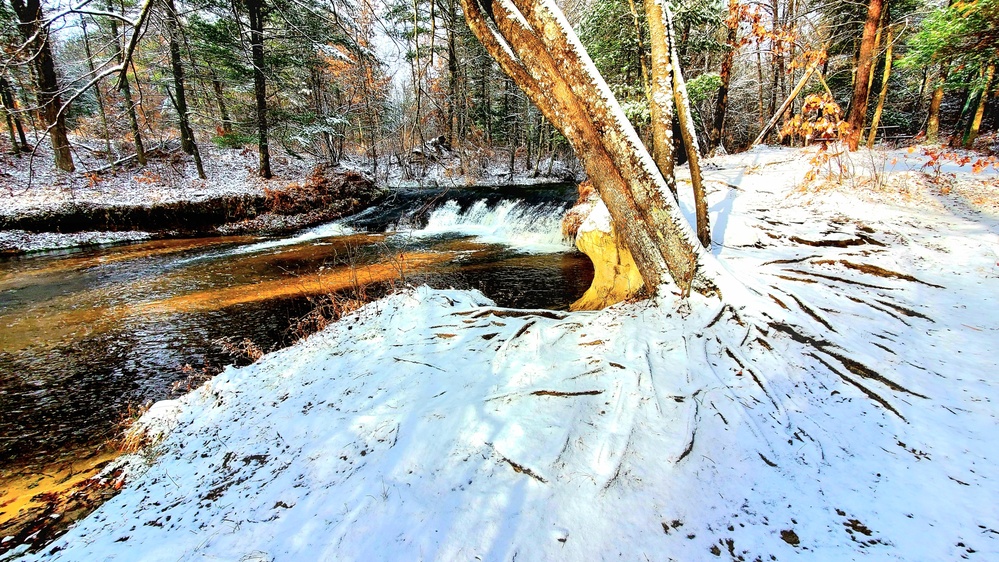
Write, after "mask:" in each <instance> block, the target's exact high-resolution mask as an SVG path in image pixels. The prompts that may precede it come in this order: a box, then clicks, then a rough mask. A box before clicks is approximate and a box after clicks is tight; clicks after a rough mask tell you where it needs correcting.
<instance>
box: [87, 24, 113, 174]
mask: <svg viewBox="0 0 999 562" xmlns="http://www.w3.org/2000/svg"><path fill="white" fill-rule="evenodd" d="M80 28H81V29H82V31H83V49H84V52H85V53H86V54H87V68H89V69H90V74H91V76H93V75H96V74H97V71H96V69H95V68H94V54H93V53H92V52H91V50H90V34H89V33H87V18H86V16H83V15H81V16H80ZM94 97H96V98H97V109H98V111H99V112H100V114H101V128H102V129H103V133H104V150H105V152H106V153H107V159H108V161H112V162H113V161H114V157H113V156H112V154H111V129H110V128H108V112H107V110H106V109H105V108H104V92H102V91H101V84H100V82H98V83H96V84H94Z"/></svg>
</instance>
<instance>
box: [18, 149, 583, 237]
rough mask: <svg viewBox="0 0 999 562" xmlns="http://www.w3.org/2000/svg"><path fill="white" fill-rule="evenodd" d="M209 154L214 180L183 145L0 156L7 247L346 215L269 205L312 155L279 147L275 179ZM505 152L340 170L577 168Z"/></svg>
mask: <svg viewBox="0 0 999 562" xmlns="http://www.w3.org/2000/svg"><path fill="white" fill-rule="evenodd" d="M203 152H204V156H205V167H206V172H207V175H208V179H207V180H201V179H198V177H197V173H196V171H195V169H194V165H193V163H192V162H188V161H187V160H188V159H187V158H186V157H183V156H182V155H181V154H180V153H179V152H174V153H169V154H168V155H166V156H161V157H159V158H151V159H150V161H149V164H148V165H147V166H146V167H144V168H138V167H134V166H130V167H125V168H120V169H117V170H113V171H112V170H108V169H103V170H102V168H104V167H106V162H104V161H103V160H100V159H97V158H94V157H93V156H91V155H89V154H84V157H82V158H80V159H79V162H78V164H79V167H80V169H79V170H78V171H77V172H75V173H72V174H66V173H61V172H56V171H54V170H53V169H51V165H50V164H48V160H46V158H49V157H50V155H48V154H47V153H46V152H45V147H42V148H41V149H40V153H39V154H38V155H36V156H35V157H34V158H32V157H30V156H27V155H23V156H21V157H19V158H18V157H14V156H11V155H0V166H3V170H4V172H2V173H3V175H5V176H6V177H7V179H8V182H7V183H6V185H5V187H6V193H5V194H3V195H0V254H3V253H6V254H19V253H26V252H35V251H42V250H56V249H64V248H72V247H77V246H91V245H105V244H115V243H121V242H131V241H135V240H142V239H148V238H152V237H157V236H159V237H162V236H168V237H176V236H183V235H190V234H192V233H197V234H205V233H215V231H216V229H219V230H220V232H222V233H223V234H233V233H240V234H244V233H275V232H288V231H293V230H296V229H300V228H304V227H307V226H311V225H314V224H317V223H320V222H326V221H328V220H331V218H335V217H337V216H340V214H341V213H339V212H337V213H333V214H332V215H331V214H330V213H328V212H326V211H328V210H329V209H327V208H326V206H323V205H320V206H318V207H316V206H315V205H313V206H311V207H310V208H303V209H299V212H298V214H297V215H295V216H287V215H284V214H280V213H278V214H276V215H275V214H273V213H270V212H269V211H270V203H271V198H273V196H274V194H275V193H278V192H281V191H282V190H284V191H288V190H292V191H293V190H295V189H297V186H299V185H307V184H310V182H313V177H314V174H315V167H314V163H312V162H309V161H306V160H299V159H296V158H292V157H290V156H289V155H287V154H284V153H283V151H281V150H279V149H278V150H276V151H275V155H274V158H273V168H274V174H275V177H274V178H273V179H271V180H263V179H261V178H259V177H258V176H257V175H256V174H255V171H254V170H255V166H256V158H257V157H256V153H255V152H254V151H252V150H233V149H228V150H222V149H218V148H215V147H211V146H209V147H205V148H203ZM500 156H501V155H492V157H491V159H490V157H486V156H477V157H475V158H471V161H474V162H476V166H475V169H474V170H472V169H464V168H463V167H462V161H461V159H460V158H459V157H458V156H457V155H450V156H448V158H446V159H442V160H441V161H440V162H433V163H427V164H426V165H425V166H420V167H413V166H408V168H407V169H404V168H403V167H400V166H398V165H389V164H387V160H388V159H387V158H386V159H385V160H386V162H383V163H382V165H381V168H380V170H381V171H380V173H379V174H378V177H377V178H376V177H374V176H372V175H371V173H370V172H371V170H370V169H367V168H365V167H364V166H362V165H360V164H358V163H351V162H345V163H344V164H343V165H342V166H340V167H338V168H336V170H337V171H338V173H341V174H352V173H356V174H361V175H364V176H367V177H369V178H371V179H372V180H374V181H375V183H376V184H377V185H378V186H390V188H405V189H414V188H420V187H430V188H435V189H439V188H454V189H461V188H465V187H472V186H478V187H490V186H496V187H499V186H509V185H535V184H544V183H551V182H552V181H563V180H564V179H565V178H566V177H574V174H576V173H578V171H573V170H572V169H570V168H567V167H566V165H565V164H564V163H562V162H560V161H559V162H551V164H552V165H551V166H547V165H546V166H544V167H543V168H541V171H542V172H543V173H544V172H548V171H549V169H550V171H551V173H552V175H548V176H546V175H536V174H534V171H533V170H525V169H523V163H522V162H520V164H521V166H519V167H517V168H516V170H515V173H514V174H513V175H512V176H511V175H510V174H509V173H507V172H508V171H509V165H508V163H504V164H503V165H501V163H500V160H504V161H505V157H504V158H500ZM88 170H89V171H88ZM95 170H101V171H95ZM462 170H464V172H463V171H462ZM405 172H419V173H421V174H422V175H420V176H418V177H413V176H407V175H406V173H405ZM361 199H363V197H361ZM304 207H309V206H308V205H306V206H304ZM272 215H273V216H272Z"/></svg>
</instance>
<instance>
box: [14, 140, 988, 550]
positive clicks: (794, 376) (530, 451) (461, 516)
mask: <svg viewBox="0 0 999 562" xmlns="http://www.w3.org/2000/svg"><path fill="white" fill-rule="evenodd" d="M900 157H901V158H903V159H904V158H905V156H904V155H901V156H900ZM807 160H808V156H806V155H803V154H802V153H801V152H797V151H780V150H759V151H754V152H750V153H746V154H742V155H734V156H726V157H722V158H718V159H716V160H714V161H712V164H713V166H712V169H711V170H709V171H708V173H707V174H706V176H707V178H708V180H709V186H710V187H711V189H712V192H711V193H710V194H709V195H710V202H711V210H712V219H713V221H714V224H713V226H714V239H715V242H716V244H717V247H716V248H715V254H716V255H717V256H718V258H719V262H720V265H721V270H722V271H724V272H725V275H724V277H723V279H722V283H721V285H722V289H723V293H724V300H723V301H718V300H707V299H703V298H700V297H697V296H695V297H693V298H692V299H690V300H689V301H687V302H681V301H679V300H678V299H677V298H676V297H675V295H672V294H670V293H668V292H667V293H666V294H664V296H662V297H660V298H659V299H657V300H654V301H643V302H637V303H631V304H625V305H619V306H617V307H614V308H611V309H608V310H604V311H600V312H584V313H562V312H549V311H511V310H504V309H497V308H494V307H492V306H490V303H489V302H488V301H487V300H486V299H485V298H484V297H482V296H481V295H480V294H478V293H474V292H456V291H433V290H430V289H427V288H418V289H414V290H410V291H407V292H404V293H400V294H397V295H394V296H392V297H389V298H387V299H385V300H382V301H379V302H376V303H373V304H370V305H368V306H367V307H365V308H363V309H361V310H360V311H358V312H356V313H354V314H353V315H351V316H349V317H347V318H345V319H343V320H341V321H340V322H339V323H337V324H335V325H333V326H331V327H330V328H328V329H327V330H325V331H324V332H321V333H319V334H317V335H315V336H313V337H311V338H309V339H308V340H306V341H304V342H302V343H300V344H298V345H296V346H294V347H291V348H288V349H285V350H283V351H280V352H277V353H274V354H271V355H268V356H266V357H264V358H263V359H262V360H261V361H259V362H258V363H256V364H254V365H251V366H249V367H246V368H243V369H229V370H227V371H226V372H224V373H223V374H222V375H220V376H218V377H217V378H215V379H214V380H212V381H210V382H209V383H207V384H206V385H205V386H203V387H202V388H200V389H198V390H196V391H195V392H193V393H191V394H189V395H187V396H185V397H184V398H182V399H181V400H179V401H176V402H171V403H163V404H160V405H159V406H158V407H156V408H154V410H153V412H152V413H151V414H149V415H148V416H147V417H146V418H144V419H143V420H142V421H140V423H141V424H145V425H147V426H153V427H156V426H159V427H169V428H172V430H171V431H170V432H169V434H168V435H167V437H165V438H164V439H163V440H162V441H161V442H160V443H159V445H157V446H156V449H155V450H156V451H157V452H158V455H159V456H158V458H157V459H156V460H155V462H154V463H153V464H152V466H150V467H149V468H148V470H145V471H144V472H143V465H142V464H141V462H140V461H139V460H138V459H134V464H133V465H132V466H131V470H132V473H131V475H130V477H129V482H128V483H127V484H126V486H125V488H124V489H123V491H122V493H121V494H120V495H118V496H117V497H115V498H114V499H113V500H111V501H110V502H108V503H107V504H105V505H104V506H102V507H101V508H100V509H99V510H98V511H96V512H95V513H94V514H92V515H91V516H90V517H89V518H87V519H85V520H84V521H82V522H81V523H79V524H77V525H76V526H75V527H74V528H73V529H72V530H71V531H70V532H69V533H68V534H67V535H65V536H64V537H63V538H61V539H60V540H59V541H57V542H56V543H54V544H53V545H50V546H49V547H48V548H47V549H46V550H45V551H44V553H43V554H41V555H39V558H42V559H49V558H51V559H54V560H195V559H198V560H200V559H206V560H210V559H214V560H243V561H249V560H268V561H270V560H274V561H277V560H477V559H481V560H512V559H516V560H596V559H622V560H645V559H648V560H684V561H686V560H713V559H715V557H719V558H721V559H725V560H728V559H732V560H774V559H776V560H788V559H800V560H855V559H870V560H953V559H960V558H969V559H980V560H993V559H996V558H997V557H999V512H997V511H996V508H995V506H996V505H997V504H999V433H997V432H996V431H995V427H996V422H997V419H996V414H997V406H996V404H997V401H999V380H997V376H996V373H997V372H999V369H997V367H999V359H997V356H996V355H995V353H994V347H995V345H996V343H999V301H997V299H996V298H995V295H996V294H997V293H999V255H997V253H999V235H997V232H999V229H997V222H996V217H995V216H994V215H990V214H988V213H983V212H981V209H982V208H986V210H987V207H988V206H987V205H979V204H976V203H975V201H971V200H968V199H966V198H965V197H964V195H962V194H963V193H966V192H968V193H970V192H974V193H975V194H981V191H980V190H978V189H977V188H976V189H974V190H972V189H971V188H969V187H968V186H977V185H979V184H980V185H982V186H984V187H982V189H993V191H992V192H991V194H990V193H984V194H983V196H986V197H993V198H994V196H995V191H994V190H995V189H996V188H995V186H994V183H995V182H994V181H993V182H992V183H991V184H990V183H987V182H982V181H980V180H976V179H974V178H972V177H970V176H969V177H959V178H958V179H957V180H956V181H957V183H956V184H954V185H955V187H953V188H952V189H951V190H945V191H947V193H944V192H943V191H941V190H939V188H938V187H937V186H934V185H932V184H929V183H927V182H925V181H921V176H919V175H918V174H915V173H909V172H904V171H899V172H897V174H898V175H897V176H896V177H895V180H897V181H894V183H893V182H887V183H886V184H884V185H876V186H871V185H867V186H866V187H865V186H862V185H857V186H853V187H846V188H842V187H841V188H834V189H827V190H823V191H820V192H814V191H800V190H798V189H797V183H798V182H799V181H800V179H801V176H802V174H803V173H804V168H805V167H807ZM893 165H897V162H896V164H893ZM958 173H963V172H961V171H960V170H958ZM992 177H993V178H994V176H992ZM917 180H920V181H917ZM681 185H682V184H681ZM990 185H991V187H989V186H990ZM969 190H970V191H969ZM973 196H977V195H972V196H970V197H973ZM993 200H994V199H993ZM26 558H27V559H33V558H32V557H31V556H26Z"/></svg>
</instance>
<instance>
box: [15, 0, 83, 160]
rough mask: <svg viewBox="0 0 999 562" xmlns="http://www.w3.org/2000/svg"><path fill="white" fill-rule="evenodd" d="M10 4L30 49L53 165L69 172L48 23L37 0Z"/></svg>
mask: <svg viewBox="0 0 999 562" xmlns="http://www.w3.org/2000/svg"><path fill="white" fill-rule="evenodd" d="M10 4H11V7H12V8H13V9H14V12H15V13H17V18H18V25H17V27H18V31H20V33H21V37H22V38H23V39H24V41H25V43H26V44H27V52H29V53H32V54H33V57H32V59H31V62H32V69H33V70H34V75H35V82H36V84H35V85H36V87H37V88H38V91H37V93H36V98H37V100H38V115H39V117H41V120H42V126H43V127H45V128H46V129H47V130H48V133H49V140H50V141H51V142H52V151H53V152H54V153H55V165H56V167H57V168H59V169H60V170H63V171H66V172H72V171H74V170H75V169H76V166H75V165H74V164H73V154H72V153H71V152H70V145H69V135H68V132H67V130H66V117H65V115H64V112H63V111H62V99H61V97H60V96H59V80H58V78H57V77H56V69H55V59H54V58H53V57H52V46H51V44H50V43H49V32H48V28H47V27H43V26H41V25H39V24H40V23H41V22H43V21H45V18H44V16H43V15H42V6H41V3H40V1H39V0H11V2H10Z"/></svg>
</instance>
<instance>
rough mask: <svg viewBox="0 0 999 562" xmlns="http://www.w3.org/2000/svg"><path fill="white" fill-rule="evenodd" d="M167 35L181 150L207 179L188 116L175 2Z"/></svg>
mask: <svg viewBox="0 0 999 562" xmlns="http://www.w3.org/2000/svg"><path fill="white" fill-rule="evenodd" d="M166 23H167V33H168V35H169V36H170V37H169V40H170V68H171V69H172V70H173V87H174V95H173V104H174V107H175V108H176V109H177V119H178V123H179V125H180V148H181V150H183V151H184V152H186V153H188V154H190V155H192V156H194V164H195V166H197V168H198V177H199V178H201V179H205V177H206V176H205V169H204V167H203V166H202V164H201V154H200V153H199V152H198V144H197V143H196V142H195V140H194V131H192V130H191V124H190V121H189V120H188V116H187V94H186V92H185V86H184V65H183V64H181V61H180V21H179V19H178V18H177V8H176V7H175V6H174V2H173V0H166Z"/></svg>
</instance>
